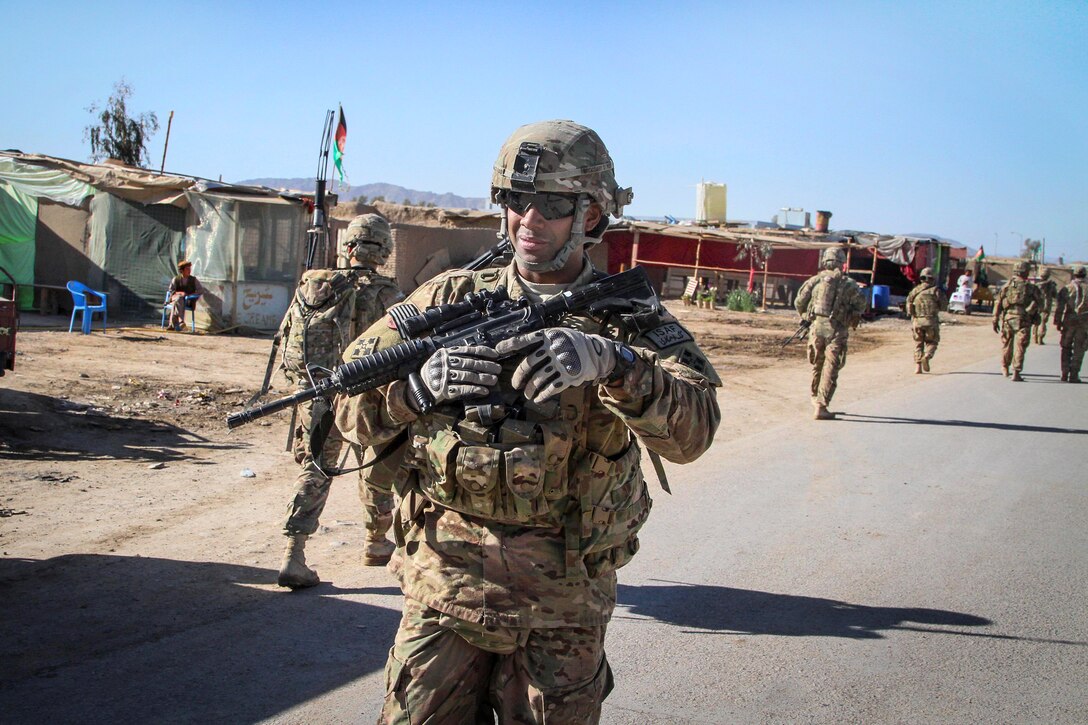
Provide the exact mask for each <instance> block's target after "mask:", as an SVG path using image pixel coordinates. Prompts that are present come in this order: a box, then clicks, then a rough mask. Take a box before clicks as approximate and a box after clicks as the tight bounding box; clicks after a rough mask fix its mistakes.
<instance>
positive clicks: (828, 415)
mask: <svg viewBox="0 0 1088 725" xmlns="http://www.w3.org/2000/svg"><path fill="white" fill-rule="evenodd" d="M812 417H813V418H814V419H816V420H835V414H834V413H832V412H831V411H830V410H828V409H827V406H826V405H820V404H819V403H817V404H816V414H815V415H814V416H812Z"/></svg>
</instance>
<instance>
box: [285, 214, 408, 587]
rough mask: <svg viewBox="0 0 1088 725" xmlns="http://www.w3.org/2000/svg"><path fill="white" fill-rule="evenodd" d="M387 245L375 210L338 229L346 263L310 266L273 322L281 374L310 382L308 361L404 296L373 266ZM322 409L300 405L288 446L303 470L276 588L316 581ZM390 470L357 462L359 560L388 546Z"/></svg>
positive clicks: (327, 443)
mask: <svg viewBox="0 0 1088 725" xmlns="http://www.w3.org/2000/svg"><path fill="white" fill-rule="evenodd" d="M392 248H393V238H392V235H391V234H390V231H389V223H388V222H387V221H386V220H385V219H384V218H382V217H381V216H379V215H377V214H363V215H362V216H358V217H356V218H355V219H353V220H352V221H351V223H350V224H348V228H347V230H345V232H344V234H343V235H342V236H341V241H340V248H339V250H338V254H337V259H338V262H339V263H341V264H344V265H345V266H346V269H335V270H334V269H314V270H309V271H307V272H306V273H305V274H303V275H302V279H301V280H299V284H298V289H297V290H296V291H295V298H294V300H293V302H292V303H291V307H290V308H289V309H288V310H287V314H286V316H284V318H283V322H282V323H281V325H280V330H281V332H282V336H283V340H284V347H283V368H284V374H285V375H286V377H287V378H288V380H290V381H291V382H293V383H295V384H296V385H298V386H299V387H300V388H305V387H309V384H310V383H309V378H308V376H307V374H306V366H307V365H317V366H320V367H322V368H326V369H329V368H332V367H334V366H336V365H337V364H339V362H340V359H341V357H342V356H343V354H344V352H345V350H346V349H347V346H348V343H350V342H351V340H352V339H354V337H355V336H356V335H358V333H359V331H361V330H365V329H366V328H367V327H369V326H370V325H371V324H372V323H373V322H374V321H375V320H377V319H379V318H380V317H381V316H382V315H384V314H385V311H386V309H387V308H388V307H389V306H390V305H391V304H393V303H395V302H397V301H398V300H400V299H401V298H402V297H403V295H402V294H401V293H400V290H398V289H397V286H396V283H395V282H394V281H393V280H392V279H390V278H388V277H384V276H382V275H380V274H378V273H377V272H376V271H375V268H376V267H378V266H379V265H381V264H382V263H383V262H384V261H385V260H386V258H388V256H389V253H390V252H391V251H392ZM328 412H329V408H328V404H327V403H326V402H325V401H324V399H322V398H316V399H314V400H312V401H310V402H308V403H305V404H303V405H300V406H299V410H298V413H299V415H298V425H297V426H296V428H295V431H294V444H293V451H294V454H295V461H296V462H298V463H299V464H300V465H301V467H302V470H301V471H300V472H299V474H298V478H297V479H296V482H295V484H296V485H295V495H294V496H293V497H292V499H291V502H290V504H288V507H287V520H286V521H285V522H284V525H283V533H284V535H285V536H287V548H286V550H285V551H284V555H283V563H282V564H281V566H280V572H279V578H278V583H279V585H280V586H282V587H289V588H291V589H299V588H302V587H312V586H314V585H315V584H317V583H318V582H319V581H320V578H319V577H318V575H317V572H316V571H314V570H313V569H310V568H309V567H308V566H306V555H305V546H306V539H307V538H308V537H309V536H310V535H312V534H313V533H314V532H315V531H316V530H317V525H318V519H319V518H320V516H321V512H322V511H323V510H324V509H325V503H326V502H327V501H328V498H329V486H330V485H331V483H332V479H331V478H330V477H329V475H327V473H326V472H327V471H330V470H331V469H333V468H335V467H336V466H337V463H338V459H339V456H340V451H341V448H342V446H343V440H342V439H341V437H340V435H339V434H338V433H337V431H335V430H331V431H329V432H328V435H327V437H325V438H324V444H323V446H322V449H321V451H320V452H319V453H318V454H317V455H315V453H314V451H313V450H311V432H312V429H313V428H314V426H315V425H319V424H320V422H321V421H322V419H323V417H324V416H325V415H326V413H328ZM319 437H320V436H319ZM371 457H372V456H371V455H370V454H369V452H368V458H371ZM394 470H395V469H394ZM391 475H392V472H391V471H390V469H388V468H382V469H380V470H375V469H373V468H372V469H364V471H363V472H362V473H361V474H360V478H359V498H360V499H361V500H362V503H363V507H364V509H365V510H366V521H365V525H366V532H367V533H366V544H365V548H364V550H363V563H364V564H366V565H371V566H377V565H384V564H386V563H387V562H388V561H389V557H390V555H391V554H392V553H393V549H394V546H393V543H392V542H391V541H389V540H388V539H387V538H386V533H387V532H388V531H389V528H390V526H391V525H392V521H393V515H392V511H393V495H392V493H391V489H392V481H391V480H389V478H390V476H391Z"/></svg>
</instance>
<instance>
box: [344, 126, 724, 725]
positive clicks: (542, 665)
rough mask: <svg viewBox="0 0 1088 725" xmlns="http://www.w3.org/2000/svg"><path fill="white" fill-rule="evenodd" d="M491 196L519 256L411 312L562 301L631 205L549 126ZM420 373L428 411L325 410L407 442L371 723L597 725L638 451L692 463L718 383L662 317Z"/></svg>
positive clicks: (503, 346) (400, 401) (639, 516)
mask: <svg viewBox="0 0 1088 725" xmlns="http://www.w3.org/2000/svg"><path fill="white" fill-rule="evenodd" d="M491 198H492V201H494V202H495V203H497V204H499V205H500V206H501V207H502V210H503V211H502V214H503V230H502V233H503V234H504V235H506V234H508V235H509V238H510V240H511V242H512V243H513V246H514V260H513V261H512V262H511V263H510V264H509V265H507V266H505V267H501V268H492V269H486V270H479V271H468V270H453V271H450V272H446V273H443V274H441V275H439V276H438V277H436V278H434V279H432V280H431V281H429V282H426V283H425V284H423V285H422V286H421V287H420V288H419V289H417V290H416V291H415V292H414V293H413V294H412V295H411V296H410V298H409V300H408V302H410V303H412V304H414V305H415V306H416V307H417V308H419V309H424V308H426V307H428V306H432V305H436V304H441V303H446V302H453V301H457V300H461V299H464V298H465V296H466V295H467V294H469V293H471V292H474V291H481V290H494V289H496V288H498V287H499V286H500V285H501V286H503V287H505V289H506V290H507V292H508V294H509V295H510V296H511V297H512V298H515V299H518V298H524V299H528V300H529V301H531V302H539V301H541V300H544V299H550V298H552V297H554V296H555V295H558V294H562V293H564V292H567V291H574V290H576V289H578V288H580V287H582V286H583V285H586V284H588V283H590V282H592V281H593V280H594V279H595V278H596V277H598V276H599V275H600V273H598V272H597V271H595V270H594V269H593V267H592V265H591V264H590V262H589V257H588V256H587V255H586V253H585V247H586V246H587V245H589V244H594V243H596V242H598V241H599V239H600V235H601V234H602V233H603V232H604V229H605V227H606V226H607V221H608V216H609V215H610V214H611V215H614V216H619V215H620V214H621V213H622V210H623V207H624V205H625V204H628V203H630V201H631V198H632V194H631V190H630V189H625V188H622V187H619V186H618V185H617V184H616V180H615V176H614V172H613V167H612V159H611V158H610V157H609V155H608V151H607V149H606V148H605V146H604V143H603V142H602V141H601V139H600V137H599V136H598V135H597V134H596V133H595V132H594V131H593V130H591V129H589V128H586V127H585V126H580V125H578V124H575V123H572V122H570V121H548V122H542V123H534V124H530V125H528V126H523V127H522V128H520V129H518V130H517V131H516V132H515V133H514V134H513V135H512V136H511V137H510V138H509V139H508V140H507V141H506V143H505V144H503V146H502V149H501V151H500V153H499V158H498V160H497V161H496V163H495V167H494V172H493V176H492V182H491ZM363 335H364V336H363V338H361V339H360V340H358V341H357V342H356V344H355V345H353V346H352V350H351V352H350V353H349V358H350V357H352V356H359V355H364V354H367V353H370V352H373V351H376V350H383V349H386V348H388V347H391V346H392V345H395V344H396V343H398V342H400V338H399V335H398V334H397V332H396V331H395V330H394V329H391V326H390V325H388V324H387V321H386V320H382V321H380V322H378V323H376V324H374V325H373V326H371V328H370V329H369V330H367V331H366V332H365V333H363ZM420 377H421V378H422V381H423V385H424V387H425V388H426V389H427V392H428V393H429V395H430V396H431V397H432V398H433V399H434V400H435V401H436V403H437V405H436V406H435V407H434V408H433V409H431V410H429V411H428V412H427V413H422V412H421V411H420V410H419V408H418V405H417V404H416V403H415V402H414V401H415V397H414V396H408V395H406V392H407V387H408V385H407V383H406V382H405V381H400V380H398V381H394V382H392V383H390V384H388V385H386V386H384V387H381V388H378V389H376V390H373V391H368V392H365V393H362V394H361V395H358V396H355V397H341V398H338V399H337V403H336V406H337V414H336V421H337V426H338V427H339V428H340V429H341V430H342V431H343V432H344V435H345V436H347V437H349V438H352V439H353V440H356V441H357V442H359V443H360V444H362V445H373V444H380V443H382V442H384V441H388V440H392V439H394V438H396V437H397V436H399V435H400V434H401V433H402V431H405V429H407V437H408V441H409V445H410V450H409V453H408V455H407V457H406V459H405V460H406V466H407V467H408V471H409V473H408V478H407V480H406V482H405V489H404V494H403V495H402V501H401V505H400V508H399V510H398V514H397V516H398V522H399V524H398V526H397V530H398V531H402V533H403V540H404V542H405V543H404V545H403V546H398V548H397V551H396V553H395V554H394V556H393V561H392V564H391V567H392V569H393V571H394V572H395V573H396V575H397V576H398V578H399V579H400V583H401V588H402V590H403V591H404V597H405V600H404V612H403V616H402V619H401V622H400V628H399V630H398V632H397V635H396V639H395V642H394V644H393V647H392V649H391V650H390V652H389V659H388V661H387V664H386V682H387V683H388V687H387V693H386V699H385V705H384V707H383V709H382V714H381V717H380V722H383V723H423V722H428V723H474V722H477V723H483V722H493V721H494V720H493V717H494V716H493V713H495V714H497V716H498V720H499V722H502V723H552V722H554V723H564V725H568V724H569V725H577V724H578V723H595V722H597V721H598V720H599V718H600V713H601V703H602V701H603V700H604V698H605V696H606V695H607V694H608V692H609V691H610V690H611V689H612V672H611V669H610V668H609V666H608V661H607V659H606V658H605V652H604V636H605V628H606V625H607V623H608V621H609V618H610V617H611V615H612V611H613V609H614V608H615V605H616V570H617V569H619V568H620V567H622V566H623V565H624V564H626V563H627V562H628V561H629V560H630V559H631V558H632V556H634V554H635V552H636V551H637V550H638V538H637V533H638V530H639V528H640V527H641V525H642V523H643V521H644V520H645V519H646V517H647V516H648V514H649V511H650V495H649V492H648V490H647V486H646V483H645V480H644V479H643V475H642V470H641V465H640V459H641V455H642V448H643V446H645V447H646V448H648V449H649V450H650V452H651V454H659V455H660V456H662V457H664V458H667V459H669V460H670V461H673V462H675V463H687V462H689V461H693V460H695V459H696V458H698V457H699V456H700V455H701V454H702V453H703V452H704V451H705V450H706V449H707V448H708V447H709V446H710V443H711V441H712V440H713V437H714V431H715V430H716V429H717V427H718V422H719V419H720V413H719V410H718V404H717V398H716V395H715V386H716V385H718V384H720V381H719V380H718V377H717V375H716V374H715V373H714V370H713V368H712V367H711V366H710V364H709V362H708V361H707V359H706V357H705V356H704V355H703V353H702V352H701V351H700V350H699V348H698V346H697V345H696V344H695V342H694V340H693V339H692V336H691V334H690V333H689V332H688V331H687V330H685V329H684V328H683V327H682V326H681V325H680V324H679V323H678V322H677V321H676V319H675V318H673V317H672V316H671V315H670V314H669V313H668V312H666V311H665V310H664V309H661V308H658V309H657V310H654V311H650V312H647V313H646V314H644V315H639V316H638V319H637V320H635V319H634V318H629V317H627V316H622V315H621V316H619V317H614V316H610V317H608V318H600V317H595V316H592V315H590V314H589V313H585V314H583V313H579V314H577V315H575V316H572V317H571V318H569V319H567V320H565V321H564V323H563V325H562V326H559V327H553V328H548V329H544V330H539V331H536V332H532V333H528V334H525V335H521V336H518V337H514V338H512V339H509V340H505V341H503V342H501V343H499V344H498V345H497V346H496V347H495V348H491V347H486V346H468V347H460V348H457V347H455V348H451V349H440V350H438V351H437V352H436V353H435V354H434V355H432V356H431V357H430V358H429V359H428V360H427V361H426V362H424V364H423V366H422V369H421V370H420ZM398 543H399V542H398Z"/></svg>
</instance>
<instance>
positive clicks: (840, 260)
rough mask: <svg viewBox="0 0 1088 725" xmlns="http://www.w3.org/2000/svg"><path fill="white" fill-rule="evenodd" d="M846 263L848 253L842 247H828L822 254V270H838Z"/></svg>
mask: <svg viewBox="0 0 1088 725" xmlns="http://www.w3.org/2000/svg"><path fill="white" fill-rule="evenodd" d="M845 263H846V252H844V251H843V250H842V247H828V248H827V249H825V250H824V251H822V252H820V268H821V269H837V268H839V267H841V266H842V265H843V264H845Z"/></svg>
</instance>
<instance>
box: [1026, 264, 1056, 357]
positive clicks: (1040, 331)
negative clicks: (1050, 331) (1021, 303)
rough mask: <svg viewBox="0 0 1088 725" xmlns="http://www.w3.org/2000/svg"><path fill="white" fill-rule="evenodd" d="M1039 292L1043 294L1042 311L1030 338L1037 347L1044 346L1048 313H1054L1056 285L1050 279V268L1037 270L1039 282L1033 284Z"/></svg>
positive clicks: (1048, 318)
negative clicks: (1032, 338)
mask: <svg viewBox="0 0 1088 725" xmlns="http://www.w3.org/2000/svg"><path fill="white" fill-rule="evenodd" d="M1035 286H1036V287H1038V288H1039V291H1040V292H1042V293H1043V310H1042V312H1041V313H1040V317H1039V321H1038V322H1037V323H1035V327H1034V329H1033V334H1032V337H1034V339H1035V343H1036V344H1037V345H1045V344H1046V343H1044V342H1043V340H1044V339H1045V338H1046V326H1047V323H1049V322H1050V313H1051V312H1053V311H1054V301H1055V300H1056V299H1057V298H1058V283H1057V282H1055V281H1054V280H1052V279H1051V278H1050V267H1041V268H1040V269H1039V281H1038V282H1036V283H1035Z"/></svg>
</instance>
